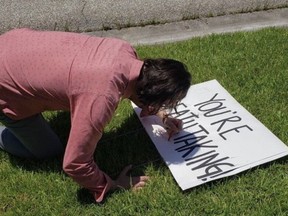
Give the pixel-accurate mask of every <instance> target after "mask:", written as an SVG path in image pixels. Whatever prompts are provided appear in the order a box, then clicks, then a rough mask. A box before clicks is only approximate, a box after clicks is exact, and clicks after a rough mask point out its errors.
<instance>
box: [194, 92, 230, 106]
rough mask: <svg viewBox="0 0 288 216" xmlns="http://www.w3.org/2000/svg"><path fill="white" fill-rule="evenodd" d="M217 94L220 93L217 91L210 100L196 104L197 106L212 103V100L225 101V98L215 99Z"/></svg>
mask: <svg viewBox="0 0 288 216" xmlns="http://www.w3.org/2000/svg"><path fill="white" fill-rule="evenodd" d="M217 95H218V93H216V94H215V95H214V96H213V97H212V98H211V99H210V100H208V101H204V102H202V103H198V104H195V105H194V106H195V107H197V106H200V105H202V104H207V103H211V102H217V101H225V99H215V98H216V96H217ZM214 99H215V100H214Z"/></svg>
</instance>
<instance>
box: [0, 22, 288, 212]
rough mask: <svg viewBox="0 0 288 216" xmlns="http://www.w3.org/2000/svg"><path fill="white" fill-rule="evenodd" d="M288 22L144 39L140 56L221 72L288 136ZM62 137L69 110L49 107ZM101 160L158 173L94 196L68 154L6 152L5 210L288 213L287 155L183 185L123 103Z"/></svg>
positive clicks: (2, 161) (0, 166)
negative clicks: (74, 172)
mask: <svg viewBox="0 0 288 216" xmlns="http://www.w3.org/2000/svg"><path fill="white" fill-rule="evenodd" d="M287 40H288V29H275V28H272V29H266V30H261V31H258V32H242V33H235V34H225V35H211V36H208V37H204V38H194V39H192V40H189V41H185V42H180V43H173V44H165V45H157V46H140V47H137V51H138V53H139V56H140V57H141V58H146V57H164V58H174V59H177V60H180V61H183V62H185V63H186V64H187V66H188V68H189V71H191V73H192V76H193V83H200V82H203V81H207V80H211V79H217V80H218V81H219V82H220V83H221V84H222V85H223V86H224V87H225V88H226V89H227V90H228V91H229V92H230V93H231V94H232V95H233V96H234V97H235V98H236V100H238V102H240V103H241V104H242V105H243V106H244V107H245V108H246V109H248V111H250V112H251V113H252V114H253V115H254V116H255V117H256V118H258V119H259V120H260V121H261V122H262V123H263V124H264V125H266V126H267V127H268V128H269V129H270V130H271V131H272V132H273V133H274V134H275V135H276V136H278V137H279V138H280V139H281V140H282V141H283V142H284V143H286V144H287V143H288V42H287ZM45 116H46V118H47V119H49V121H50V123H51V125H52V127H53V128H55V131H56V132H57V133H58V134H59V136H60V137H61V139H62V140H63V142H66V140H67V136H68V133H69V114H67V113H62V112H58V113H56V112H53V113H45ZM95 158H96V161H97V163H98V165H99V166H100V167H101V168H102V170H104V171H105V172H107V173H108V174H109V175H110V176H112V177H115V176H117V173H118V172H119V171H120V170H121V169H122V168H123V167H124V166H126V165H128V164H134V165H135V168H134V169H133V172H132V173H133V174H143V173H145V174H146V175H149V176H151V181H150V182H149V184H148V186H147V187H146V188H145V189H143V190H142V191H139V192H132V191H117V192H114V193H111V194H108V196H107V198H106V200H105V202H104V203H103V204H101V205H99V204H95V203H94V202H93V198H92V196H91V195H90V194H89V193H88V191H87V190H85V189H81V188H80V187H79V186H78V185H77V184H76V183H74V182H73V181H72V179H70V178H69V177H68V176H66V175H65V174H64V172H63V171H62V169H61V162H62V159H61V158H56V159H54V160H50V161H43V162H39V161H28V160H21V159H18V158H16V157H13V156H9V155H8V154H6V153H4V152H2V151H0V215H45V216H46V215H57V216H58V215H85V216H86V215H123V216H127V215H133V216H134V215H152V216H154V215H156V216H157V215H159V216H162V215H165V216H170V215H172V216H176V215H177V216H178V215H179V216H182V215H183V216H186V215H197V216H198V215H249V216H251V215H257V216H258V215H288V164H287V158H284V159H281V160H277V161H274V162H272V163H269V164H266V165H263V166H260V167H257V168H254V169H251V170H248V171H246V172H243V173H241V174H239V175H236V176H233V177H229V178H225V179H221V180H217V181H214V182H210V183H207V184H204V185H201V186H198V187H196V188H193V189H191V190H189V191H185V192H182V191H181V189H180V188H179V187H178V186H177V184H176V182H175V181H174V179H173V177H172V175H171V173H170V171H169V170H168V167H167V166H166V165H165V163H164V162H163V161H162V160H161V159H160V156H159V154H158V152H157V151H156V149H155V147H154V145H153V143H152V142H151V141H150V139H149V137H148V136H147V135H146V133H145V131H144V130H143V129H142V126H141V124H140V122H139V120H138V119H137V117H136V115H135V114H134V113H133V110H132V108H131V106H130V104H129V102H128V101H123V102H121V104H120V106H119V107H118V109H117V112H116V113H115V117H114V119H113V120H112V122H111V123H110V124H109V125H108V126H107V127H106V129H105V134H104V136H103V138H102V140H101V142H100V143H99V144H98V146H97V150H96V154H95Z"/></svg>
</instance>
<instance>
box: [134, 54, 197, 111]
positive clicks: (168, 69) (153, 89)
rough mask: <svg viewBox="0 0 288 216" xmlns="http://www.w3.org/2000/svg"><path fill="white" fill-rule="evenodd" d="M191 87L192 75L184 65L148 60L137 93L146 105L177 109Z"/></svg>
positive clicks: (174, 62) (165, 60)
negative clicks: (178, 103)
mask: <svg viewBox="0 0 288 216" xmlns="http://www.w3.org/2000/svg"><path fill="white" fill-rule="evenodd" d="M190 85H191V75H190V73H189V72H188V71H187V67H186V66H185V65H184V64H183V63H181V62H179V61H176V60H172V59H146V60H144V64H143V67H142V69H141V72H140V76H139V78H138V80H137V87H136V93H137V96H138V98H139V100H140V102H141V103H143V104H144V105H150V106H154V107H155V108H158V109H159V108H160V107H162V106H163V105H164V106H165V107H166V108H175V106H176V104H177V102H178V101H179V100H182V99H183V98H184V97H185V96H186V94H187V91H188V89H189V87H190Z"/></svg>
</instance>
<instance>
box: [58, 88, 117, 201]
mask: <svg viewBox="0 0 288 216" xmlns="http://www.w3.org/2000/svg"><path fill="white" fill-rule="evenodd" d="M116 107H117V104H116V103H115V102H113V101H112V100H111V99H108V98H107V97H106V96H95V95H94V94H92V93H91V94H89V93H88V94H80V95H74V96H72V99H71V131H70V135H69V139H68V143H67V147H66V150H65V155H64V161H63V170H64V171H65V172H66V173H67V174H68V175H69V176H70V177H72V178H73V180H74V181H76V182H77V183H78V184H80V185H81V186H82V187H84V188H87V189H89V191H90V192H91V193H92V194H93V196H94V198H95V200H96V202H101V201H102V200H103V198H104V195H105V194H106V193H107V191H109V189H111V186H112V180H111V178H110V177H109V176H108V175H106V174H105V173H104V172H102V171H101V170H100V169H99V167H98V166H97V164H96V163H95V161H94V151H95V149H96V146H97V143H98V141H99V140H100V138H101V136H102V133H103V128H104V127H105V125H106V124H107V123H108V121H110V119H111V118H112V115H113V113H114V111H115V109H116Z"/></svg>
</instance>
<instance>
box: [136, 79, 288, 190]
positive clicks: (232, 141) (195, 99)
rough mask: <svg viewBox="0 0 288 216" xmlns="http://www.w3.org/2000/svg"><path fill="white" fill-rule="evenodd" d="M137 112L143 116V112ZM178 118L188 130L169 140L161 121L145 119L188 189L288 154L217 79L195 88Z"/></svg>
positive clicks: (152, 138) (171, 169)
mask: <svg viewBox="0 0 288 216" xmlns="http://www.w3.org/2000/svg"><path fill="white" fill-rule="evenodd" d="M132 105H133V107H134V110H135V112H136V113H137V115H138V117H139V114H140V111H141V109H139V108H138V107H136V106H135V105H134V104H132ZM177 112H178V114H177V113H175V112H173V113H172V116H174V117H176V118H178V119H182V121H183V131H181V132H180V133H179V134H177V135H175V136H173V137H172V138H171V139H170V141H168V135H167V133H166V131H165V129H164V128H163V125H162V123H161V121H160V119H158V117H155V116H149V117H143V118H140V117H139V119H140V121H141V123H142V124H143V126H144V127H145V130H146V131H147V133H148V135H149V136H150V138H151V140H152V141H153V143H154V144H155V146H156V148H157V150H158V151H159V153H160V154H161V156H162V158H163V159H164V161H165V162H166V164H167V166H168V167H169V169H170V171H171V172H172V174H173V176H174V178H175V180H176V181H177V183H178V184H179V186H180V187H181V189H182V190H186V189H189V188H192V187H195V186H197V185H201V184H204V183H206V182H209V181H212V180H216V179H219V178H223V177H226V176H231V175H235V174H237V173H239V172H242V171H244V170H247V169H249V168H252V167H255V166H258V165H260V164H263V163H266V162H269V161H272V160H275V159H278V158H280V157H283V156H285V155H287V154H288V147H287V146H286V145H285V144H284V143H283V142H282V141H281V140H279V139H278V138H277V137H276V136H275V135H274V134H273V133H272V132H270V131H269V130H268V129H267V128H266V127H265V126H264V125H263V124H262V123H261V122H259V121H258V120H257V119H256V118H255V117H254V116H252V115H251V114H250V113H249V112H248V111H247V110H246V109H245V108H244V107H242V106H241V105H240V104H239V103H238V102H237V101H236V100H235V99H234V98H233V97H232V96H231V95H230V94H229V93H228V92H227V91H226V90H225V89H224V88H223V87H222V86H221V85H220V84H219V83H218V82H217V81H216V80H211V81H207V82H204V83H200V84H196V85H193V86H191V87H190V89H189V91H188V94H187V96H186V97H185V98H184V99H183V100H182V101H181V103H180V105H179V106H178V107H177Z"/></svg>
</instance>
